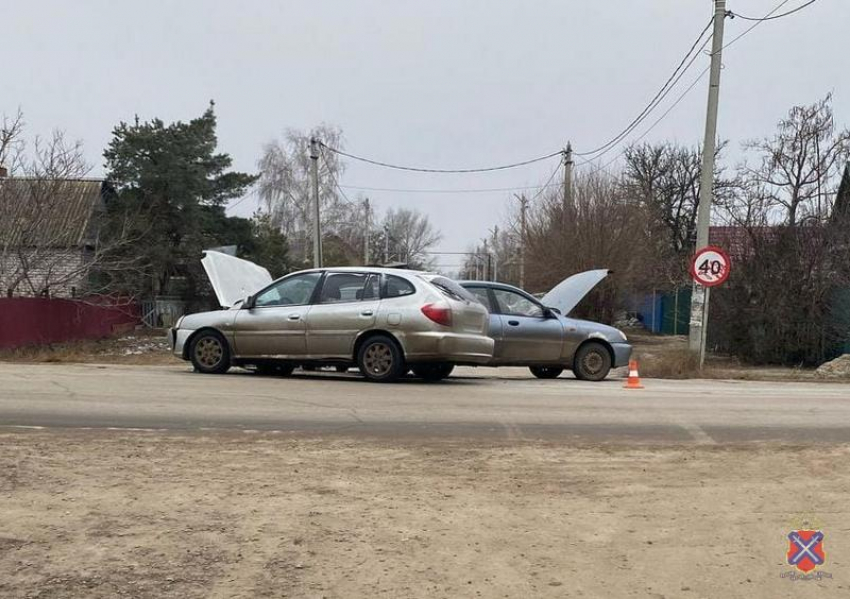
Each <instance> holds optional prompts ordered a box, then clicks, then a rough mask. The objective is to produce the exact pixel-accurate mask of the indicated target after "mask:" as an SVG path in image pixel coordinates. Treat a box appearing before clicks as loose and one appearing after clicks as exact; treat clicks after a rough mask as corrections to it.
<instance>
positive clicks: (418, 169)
mask: <svg viewBox="0 0 850 599" xmlns="http://www.w3.org/2000/svg"><path fill="white" fill-rule="evenodd" d="M319 145H320V146H321V147H323V148H327V149H328V150H330V151H331V152H333V153H334V154H339V155H340V156H345V157H346V158H351V159H352V160H358V161H360V162H365V163H367V164H372V165H374V166H381V167H384V168H390V169H395V170H399V171H413V172H417V173H489V172H492V171H503V170H507V169H511V168H517V167H520V166H526V165H528V164H534V163H535V162H542V161H543V160H548V159H549V158H553V157H555V156H560V155H562V154H563V153H564V151H563V150H558V151H557V152H552V153H550V154H546V155H545V156H538V157H537V158H530V159H528V160H522V161H520V162H513V163H511V164H502V165H499V166H488V167H483V168H454V169H451V168H425V167H417V166H401V165H398V164H391V163H389V162H383V161H381V160H373V159H372V158H364V157H363V156H357V155H356V154H351V153H349V152H344V151H342V150H340V149H338V148H332V147H331V146H328V145H325V144H324V143H323V142H321V141H320V142H319Z"/></svg>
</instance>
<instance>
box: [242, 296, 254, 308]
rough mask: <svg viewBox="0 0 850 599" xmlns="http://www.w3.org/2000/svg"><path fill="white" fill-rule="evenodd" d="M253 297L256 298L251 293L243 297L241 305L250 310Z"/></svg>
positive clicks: (252, 304)
mask: <svg viewBox="0 0 850 599" xmlns="http://www.w3.org/2000/svg"><path fill="white" fill-rule="evenodd" d="M255 299H257V298H255V297H254V296H253V295H249V296H248V297H246V298H245V301H244V302H242V307H243V308H245V309H248V310H250V309H251V308H253V307H254V300H255Z"/></svg>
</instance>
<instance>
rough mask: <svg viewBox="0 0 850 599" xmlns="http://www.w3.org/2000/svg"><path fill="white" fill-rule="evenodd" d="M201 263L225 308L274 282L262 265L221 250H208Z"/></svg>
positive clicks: (220, 302)
mask: <svg viewBox="0 0 850 599" xmlns="http://www.w3.org/2000/svg"><path fill="white" fill-rule="evenodd" d="M201 264H203V266H204V270H205V271H206V272H207V276H208V277H209V279H210V283H212V288H213V291H215V296H216V297H217V298H218V303H219V304H221V306H222V307H223V308H230V307H231V306H233V305H234V304H236V302H238V301H239V300H244V299H245V298H246V297H248V296H249V295H251V294H252V293H256V292H257V291H259V290H260V289H262V288H263V287H265V286H266V285H268V284H269V283H271V282H272V276H271V274H269V271H267V270H266V269H265V268H263V267H262V266H257V265H256V264H254V263H253V262H250V261H248V260H242V259H241V258H236V257H234V256H229V255H227V254H222V253H221V252H214V251H212V250H206V251H205V252H204V257H203V258H202V259H201Z"/></svg>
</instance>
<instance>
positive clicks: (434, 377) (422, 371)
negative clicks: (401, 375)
mask: <svg viewBox="0 0 850 599" xmlns="http://www.w3.org/2000/svg"><path fill="white" fill-rule="evenodd" d="M454 369H455V365H454V364H419V365H417V366H414V367H413V368H412V370H413V376H416V377H419V378H420V379H422V380H425V381H428V382H437V381H442V380H443V379H445V378H448V376H449V375H450V374H451V373H452V371H453V370H454Z"/></svg>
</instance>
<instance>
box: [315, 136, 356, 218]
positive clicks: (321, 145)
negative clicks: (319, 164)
mask: <svg viewBox="0 0 850 599" xmlns="http://www.w3.org/2000/svg"><path fill="white" fill-rule="evenodd" d="M323 147H324V144H321V143H320V144H319V152H320V153H321V154H322V160H323V161H324V162H325V166H326V167H328V176H329V177H330V179H331V181H332V182H333V184H334V187H336V188H337V191H339V193H340V195H342V199H343V201H344V202H345V203H346V204H348V205H349V206H352V207H354V208H359V207H360V205H359V204H357V203H356V202H352V201H351V200H349V199H348V196H347V195H345V192H344V191H343V190H342V187H341V186H340V184H339V181H338V180H337V178H336V173H335V172H334V171H333V169H332V168H331V166H330V164H328V157H327V156H325V151H324V149H323Z"/></svg>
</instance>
